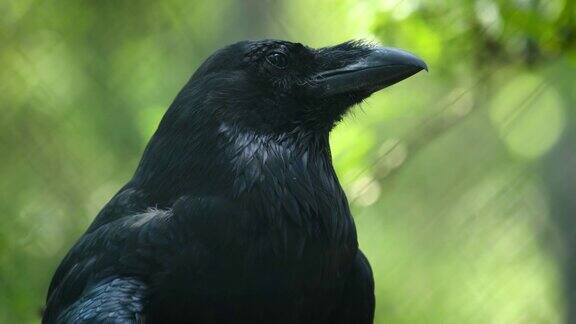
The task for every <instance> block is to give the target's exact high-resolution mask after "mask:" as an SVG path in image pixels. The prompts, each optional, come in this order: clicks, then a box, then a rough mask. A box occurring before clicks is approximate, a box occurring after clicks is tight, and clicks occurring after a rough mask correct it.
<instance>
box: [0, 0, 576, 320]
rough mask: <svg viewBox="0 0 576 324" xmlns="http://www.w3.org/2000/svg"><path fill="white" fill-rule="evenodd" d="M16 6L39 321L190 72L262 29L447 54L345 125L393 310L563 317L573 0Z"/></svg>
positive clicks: (7, 116) (6, 217)
mask: <svg viewBox="0 0 576 324" xmlns="http://www.w3.org/2000/svg"><path fill="white" fill-rule="evenodd" d="M0 12H2V15H0V96H1V100H0V111H1V116H2V117H1V118H0V152H1V154H0V177H1V179H2V180H1V181H0V212H1V214H0V215H1V216H0V322H1V323H27V322H31V323H34V322H38V320H39V315H38V314H39V311H40V308H41V306H42V304H43V300H44V296H45V292H46V290H47V287H48V283H49V279H50V277H51V275H52V273H53V271H54V269H55V267H56V265H57V264H58V262H59V261H60V259H61V258H62V256H63V254H64V253H65V252H66V251H67V250H68V248H69V247H70V246H71V244H72V243H73V242H74V241H75V239H76V238H77V237H78V236H79V235H80V234H81V233H82V231H83V230H84V229H85V228H86V227H87V225H88V224H89V223H90V221H91V219H92V218H93V217H94V216H95V214H96V213H97V212H98V210H99V209H100V208H101V207H102V206H103V204H104V203H105V202H106V201H107V200H108V199H109V198H110V197H111V196H112V195H113V194H114V193H115V191H116V190H118V189H119V188H120V187H121V185H122V184H123V183H124V182H125V181H127V180H128V179H129V178H130V176H131V172H133V170H134V168H135V166H136V163H137V161H138V158H139V156H140V154H141V152H142V150H143V148H144V145H145V144H146V141H147V140H148V138H149V137H150V135H151V134H152V132H153V131H154V129H155V126H156V124H157V123H158V121H159V119H160V117H161V116H162V113H163V111H164V109H165V108H166V107H167V106H168V105H169V103H170V101H171V99H172V98H173V97H174V96H175V94H176V92H177V91H178V89H179V88H180V87H181V86H182V84H183V83H184V82H185V81H186V80H187V78H188V77H189V76H190V74H191V73H192V71H193V70H194V69H195V67H197V66H198V64H199V63H200V62H201V61H202V60H203V59H204V58H205V57H206V56H207V55H208V54H209V53H211V52H212V51H213V50H214V49H216V48H218V47H220V46H222V45H224V44H227V43H230V42H233V41H235V40H239V39H246V38H283V39H289V40H295V41H300V42H303V43H306V44H308V45H311V46H316V47H317V46H324V45H330V44H334V43H337V42H341V41H344V40H347V39H350V38H367V39H371V40H374V41H379V42H382V43H384V44H386V45H391V46H396V47H402V48H405V49H408V50H410V51H412V52H414V53H417V54H419V55H420V56H422V57H423V58H425V60H426V61H427V62H428V63H429V66H430V73H429V74H420V75H418V76H416V77H414V78H412V79H410V80H408V81H406V82H403V83H401V84H399V85H397V86H395V87H392V88H390V89H387V90H386V91H383V92H381V93H378V94H376V95H374V96H373V97H372V98H371V99H369V100H368V101H367V102H365V103H363V104H362V105H361V107H359V108H357V109H356V110H355V111H354V112H352V114H351V115H352V116H350V118H349V119H347V120H346V121H345V122H343V123H342V124H341V125H340V126H338V127H337V129H336V130H335V132H334V134H333V136H332V138H331V141H332V146H333V153H334V160H335V164H336V167H337V168H338V173H339V175H340V178H341V181H342V183H343V185H344V187H345V190H346V191H347V192H348V195H349V198H350V201H351V206H352V208H353V210H354V214H355V216H356V222H357V226H358V231H359V237H360V244H361V247H362V249H363V250H364V251H365V252H366V254H367V255H368V257H369V259H370V260H371V262H372V265H373V268H374V272H375V277H376V283H377V287H376V288H377V298H378V299H377V304H378V305H377V307H378V308H377V319H376V322H377V323H558V322H561V321H563V320H564V315H563V312H564V311H566V310H567V309H569V308H570V306H571V305H570V301H569V300H566V299H565V295H564V294H563V293H562V291H563V287H564V286H565V284H564V281H565V280H566V279H567V278H566V276H562V275H561V273H562V272H563V271H562V270H561V268H562V262H559V259H558V257H557V254H556V253H555V251H556V249H557V248H558V246H559V245H561V240H560V239H559V238H557V237H558V235H559V234H558V233H557V232H556V230H557V229H556V228H555V227H554V225H553V224H551V221H550V218H551V213H550V209H551V206H550V203H549V202H548V195H549V193H548V191H547V189H546V188H545V187H544V186H543V184H542V178H541V177H540V174H539V172H538V165H539V163H540V161H541V159H542V158H543V157H545V156H547V155H548V154H550V151H551V150H552V148H553V147H555V145H559V144H558V143H559V141H560V139H561V138H562V136H564V134H565V133H566V132H567V131H568V130H571V129H572V128H573V127H574V125H575V124H574V116H575V113H574V111H573V109H572V108H573V106H574V104H575V103H576V97H575V94H574V90H575V89H574V85H573V83H574V75H576V74H575V73H576V50H575V46H576V21H575V19H576V18H575V16H576V4H575V2H574V1H571V0H548V1H538V0H517V1H505V0H465V1H456V0H383V1H376V0H364V1H352V0H338V1H328V0H326V1H322V0H316V1H309V0H294V1H288V0H284V1H257V0H250V1H232V0H225V1H183V0H169V1H140V2H138V4H136V3H134V2H129V1H66V0H65V1H32V0H18V1H15V0H0ZM575 167H576V166H575ZM564 248H565V249H566V248H568V249H572V250H573V249H574V247H573V246H571V247H570V246H569V247H564Z"/></svg>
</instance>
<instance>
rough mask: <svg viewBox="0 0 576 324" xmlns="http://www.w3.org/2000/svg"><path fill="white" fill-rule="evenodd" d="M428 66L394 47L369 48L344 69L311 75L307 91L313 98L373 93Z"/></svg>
mask: <svg viewBox="0 0 576 324" xmlns="http://www.w3.org/2000/svg"><path fill="white" fill-rule="evenodd" d="M422 70H426V71H428V67H427V66H426V63H424V61H423V60H421V59H420V58H418V57H416V56H415V55H413V54H410V53H408V52H405V51H402V50H400V49H396V48H386V47H373V48H370V50H369V52H368V54H367V55H362V56H361V57H360V58H359V59H357V60H356V61H353V62H351V63H350V64H347V65H346V66H344V67H341V68H338V69H333V70H328V71H323V72H320V73H318V74H316V75H315V77H314V82H313V83H312V84H313V86H312V87H311V88H312V89H310V90H311V91H312V93H313V94H314V95H315V96H320V97H327V96H331V95H336V94H342V93H354V92H362V93H373V92H376V91H378V90H381V89H384V88H386V87H388V86H391V85H393V84H395V83H397V82H400V81H402V80H404V79H406V78H408V77H410V76H412V75H414V74H416V73H418V72H419V71H422Z"/></svg>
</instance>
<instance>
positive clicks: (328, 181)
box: [43, 40, 427, 323]
mask: <svg viewBox="0 0 576 324" xmlns="http://www.w3.org/2000/svg"><path fill="white" fill-rule="evenodd" d="M423 69H427V67H426V64H425V63H424V62H423V61H422V60H421V59H419V58H417V57H416V56H414V55H412V54H409V53H407V52H404V51H402V50H399V49H394V48H385V47H381V46H378V45H374V44H370V43H366V42H361V41H348V42H345V43H342V44H339V45H336V46H332V47H324V48H320V49H313V48H310V47H307V46H304V45H302V44H299V43H292V42H287V41H279V40H261V41H241V42H238V43H235V44H232V45H230V46H227V47H225V48H223V49H220V50H218V51H217V52H216V53H214V54H213V55H211V56H210V57H209V58H208V59H207V60H206V61H205V62H204V63H203V64H202V65H201V66H200V67H199V68H198V70H197V71H196V72H195V73H194V74H193V76H192V77H191V79H190V80H189V81H188V82H187V84H186V85H185V86H184V88H183V89H182V90H181V91H180V92H179V94H178V95H177V96H176V98H175V100H174V102H173V103H172V104H171V106H170V107H169V109H168V110H167V112H166V113H165V115H164V117H163V118H162V121H161V122H160V125H159V126H158V129H157V130H156V132H155V133H154V135H153V136H152V138H151V140H150V142H149V143H148V145H147V146H146V149H145V151H144V153H143V156H142V159H141V161H140V163H139V165H138V167H137V170H136V172H135V174H134V176H133V178H132V179H131V180H130V181H129V182H128V183H127V184H126V185H125V186H124V187H123V188H121V189H120V191H119V192H118V193H117V194H116V195H115V196H114V197H113V198H112V199H111V200H110V201H109V202H108V203H107V204H106V205H105V206H104V208H103V209H102V210H101V211H100V213H99V214H98V215H97V217H96V218H95V220H94V222H93V223H92V224H91V226H90V227H89V228H88V230H87V231H86V232H85V233H84V235H83V236H82V237H81V238H80V239H79V240H78V242H77V243H76V244H75V245H74V247H73V248H72V249H71V250H70V251H69V252H68V254H67V255H66V257H65V258H64V260H63V261H62V263H61V264H60V266H59V267H58V269H57V270H56V272H55V274H54V277H53V279H52V282H51V284H50V288H49V290H48V297H47V304H46V309H45V312H44V316H43V323H230V322H234V323H244V322H247V323H372V321H373V316H374V282H373V277H372V270H371V268H370V265H369V263H368V261H367V259H366V257H365V256H364V255H363V254H362V252H361V251H360V250H359V249H358V242H357V236H356V229H355V226H354V222H353V219H352V216H351V214H350V209H349V206H348V202H347V200H346V196H345V194H344V192H343V190H342V187H341V186H340V184H339V182H338V179H337V177H336V173H335V171H334V168H333V165H332V160H331V155H330V147H329V143H328V135H329V132H330V130H331V129H332V128H333V127H334V125H335V124H336V123H337V122H338V121H340V120H341V119H342V117H343V116H344V115H345V114H346V112H347V111H348V110H349V108H350V107H352V106H354V105H355V104H357V103H359V102H361V101H362V100H364V99H366V98H367V97H368V96H370V95H371V94H372V93H374V92H376V91H378V90H380V89H382V88H385V87H387V86H389V85H392V84H394V83H396V82H399V81H401V80H403V79H405V78H407V77H409V76H411V75H413V74H415V73H417V72H419V71H421V70H423Z"/></svg>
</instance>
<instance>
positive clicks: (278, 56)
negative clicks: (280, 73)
mask: <svg viewBox="0 0 576 324" xmlns="http://www.w3.org/2000/svg"><path fill="white" fill-rule="evenodd" d="M266 61H267V62H268V63H270V64H272V65H274V66H275V67H277V68H279V69H283V68H285V67H286V66H287V65H288V58H287V57H286V54H284V53H280V52H272V53H270V54H268V55H267V56H266Z"/></svg>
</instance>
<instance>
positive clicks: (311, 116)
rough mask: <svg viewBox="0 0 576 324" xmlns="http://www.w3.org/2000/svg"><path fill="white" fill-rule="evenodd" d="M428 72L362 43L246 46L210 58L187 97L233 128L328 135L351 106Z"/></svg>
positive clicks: (403, 56) (405, 57) (397, 53)
mask: <svg viewBox="0 0 576 324" xmlns="http://www.w3.org/2000/svg"><path fill="white" fill-rule="evenodd" d="M424 69H427V67H426V64H425V63H424V61H422V60H421V59H419V58H418V57H416V56H414V55H412V54H410V53H408V52H405V51H402V50H399V49H394V48H386V47H381V46H377V45H374V44H370V43H366V42H360V41H349V42H345V43H342V44H339V45H336V46H332V47H324V48H320V49H313V48H310V47H307V46H304V45H302V44H299V43H292V42H287V41H278V40H263V41H243V42H238V43H235V44H233V45H230V46H228V47H225V48H223V49H221V50H219V51H217V52H216V53H214V54H213V55H212V56H210V57H209V58H208V59H207V60H206V61H205V62H204V63H203V64H202V66H201V67H200V68H199V69H198V70H197V71H196V73H195V74H194V75H193V77H192V79H191V80H190V82H189V83H188V85H187V86H186V87H185V88H184V90H183V93H184V94H193V95H192V96H196V97H201V98H204V99H203V100H202V103H201V105H202V106H206V107H210V109H211V111H210V113H212V114H213V115H214V116H217V118H218V119H219V120H220V121H222V122H224V123H227V124H229V125H233V126H235V127H240V128H249V129H253V130H254V131H256V132H266V133H267V132H279V133H286V132H294V131H296V130H306V131H329V130H330V129H331V128H332V127H333V125H334V124H335V123H336V122H337V121H339V120H340V119H341V118H342V116H343V115H344V114H345V113H346V111H348V109H349V108H350V107H351V106H353V105H355V104H357V103H359V102H360V101H362V100H363V99H365V98H367V97H369V96H370V95H371V94H372V93H374V92H376V91H378V90H380V89H383V88H385V87H387V86H390V85H392V84H395V83H397V82H399V81H401V80H404V79H406V78H408V77H410V76H412V75H414V74H415V73H417V72H419V71H421V70H424ZM185 97H188V96H185Z"/></svg>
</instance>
